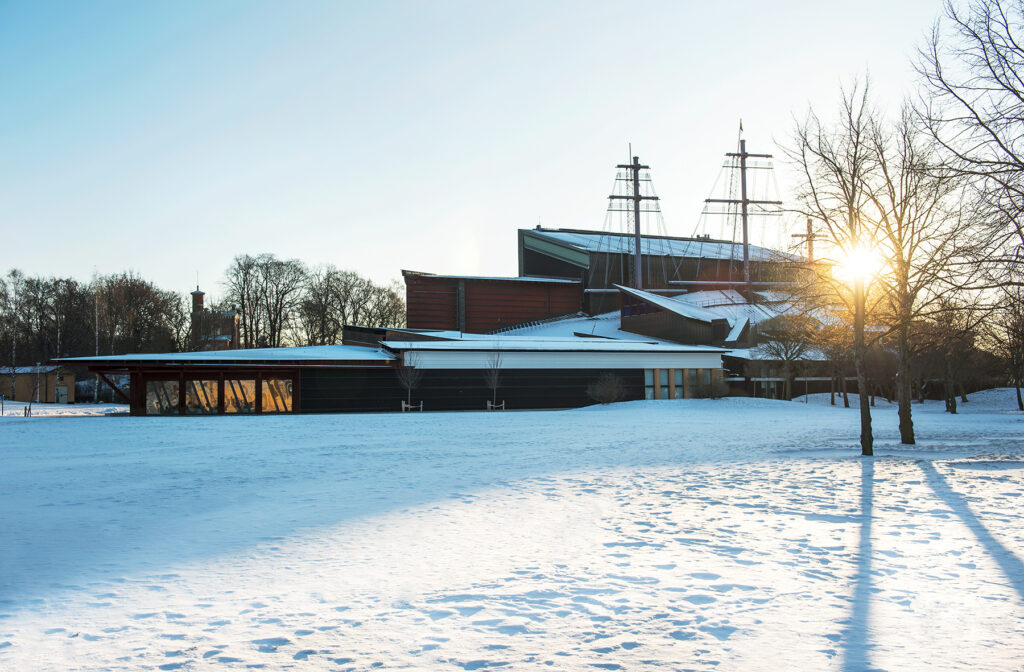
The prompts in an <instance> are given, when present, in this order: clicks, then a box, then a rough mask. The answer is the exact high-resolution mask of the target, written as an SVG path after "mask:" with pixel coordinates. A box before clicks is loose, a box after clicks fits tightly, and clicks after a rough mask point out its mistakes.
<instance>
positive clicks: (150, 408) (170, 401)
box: [146, 380, 178, 415]
mask: <svg viewBox="0 0 1024 672" xmlns="http://www.w3.org/2000/svg"><path fill="white" fill-rule="evenodd" d="M177 414H178V381H176V380H147V381H146V415H177Z"/></svg>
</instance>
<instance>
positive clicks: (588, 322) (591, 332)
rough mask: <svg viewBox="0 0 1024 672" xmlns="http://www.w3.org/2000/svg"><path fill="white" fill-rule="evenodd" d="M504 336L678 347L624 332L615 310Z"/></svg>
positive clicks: (538, 325) (518, 330)
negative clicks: (571, 338)
mask: <svg viewBox="0 0 1024 672" xmlns="http://www.w3.org/2000/svg"><path fill="white" fill-rule="evenodd" d="M501 335H502V336H529V337H541V338H545V337H552V336H554V337H559V336H561V337H569V336H576V337H577V338H589V337H595V338H601V339H609V338H614V339H618V340H621V341H646V342H648V343H665V344H667V345H677V344H676V343H675V342H674V341H667V340H664V339H659V338H653V337H651V336H644V335H641V334H634V333H633V332H631V331H623V330H622V329H621V328H620V323H619V311H617V310H615V311H612V312H608V313H601V314H600V315H573V316H571V317H563V318H560V319H557V320H549V321H546V322H543V323H540V324H532V325H528V326H523V327H517V328H515V329H509V330H507V331H503V332H502V333H501Z"/></svg>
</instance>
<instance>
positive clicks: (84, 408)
mask: <svg viewBox="0 0 1024 672" xmlns="http://www.w3.org/2000/svg"><path fill="white" fill-rule="evenodd" d="M28 405H29V404H26V403H24V402H21V401H7V400H4V404H3V415H2V416H0V417H4V418H23V417H24V416H25V408H26V407H28ZM96 415H128V404H32V416H33V417H54V416H61V417H81V416H96Z"/></svg>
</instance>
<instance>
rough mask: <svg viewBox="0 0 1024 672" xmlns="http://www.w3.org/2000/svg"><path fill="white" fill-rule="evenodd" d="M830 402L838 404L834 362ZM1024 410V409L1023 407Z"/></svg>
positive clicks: (833, 404)
mask: <svg viewBox="0 0 1024 672" xmlns="http://www.w3.org/2000/svg"><path fill="white" fill-rule="evenodd" d="M828 388H829V389H828V393H829V404H830V405H832V406H835V405H836V365H835V363H833V364H832V378H831V379H830V380H829V381H828ZM1021 410H1024V409H1021Z"/></svg>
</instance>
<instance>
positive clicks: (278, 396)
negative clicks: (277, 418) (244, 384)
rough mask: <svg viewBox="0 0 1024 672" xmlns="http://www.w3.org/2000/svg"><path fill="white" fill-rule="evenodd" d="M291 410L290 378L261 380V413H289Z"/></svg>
mask: <svg viewBox="0 0 1024 672" xmlns="http://www.w3.org/2000/svg"><path fill="white" fill-rule="evenodd" d="M291 410H292V380H291V378H264V379H263V412H264V413H289V412H291Z"/></svg>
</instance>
